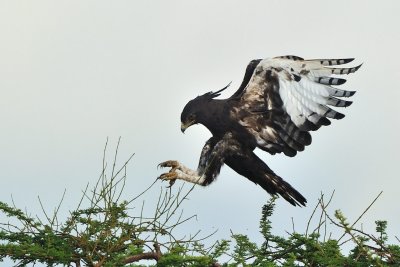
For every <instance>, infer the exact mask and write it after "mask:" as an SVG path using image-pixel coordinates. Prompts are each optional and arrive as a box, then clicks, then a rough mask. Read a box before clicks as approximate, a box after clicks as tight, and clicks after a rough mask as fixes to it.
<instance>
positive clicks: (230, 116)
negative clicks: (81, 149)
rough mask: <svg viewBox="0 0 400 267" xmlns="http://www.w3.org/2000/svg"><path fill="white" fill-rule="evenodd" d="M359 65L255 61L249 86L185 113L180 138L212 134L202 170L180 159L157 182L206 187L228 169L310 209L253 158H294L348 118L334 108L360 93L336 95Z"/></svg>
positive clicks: (195, 103) (211, 97)
mask: <svg viewBox="0 0 400 267" xmlns="http://www.w3.org/2000/svg"><path fill="white" fill-rule="evenodd" d="M353 60H354V58H342V59H310V60H305V59H303V58H301V57H298V56H293V55H288V56H279V57H273V58H265V59H255V60H251V61H250V63H249V64H248V65H247V68H246V71H245V75H244V78H243V81H242V83H241V85H240V86H239V88H238V89H237V90H236V91H235V92H234V93H233V95H232V96H230V97H229V98H226V99H216V98H217V97H218V96H220V95H221V93H222V91H224V90H226V89H227V88H228V87H229V86H230V84H228V85H227V86H225V87H224V88H222V89H220V90H218V91H215V92H212V91H211V92H207V93H205V94H203V95H200V96H198V97H196V98H194V99H192V100H190V101H189V102H188V103H187V104H186V105H185V107H184V108H183V111H182V113H181V131H182V132H185V130H186V129H187V128H188V127H190V126H192V125H195V124H202V125H204V126H205V127H206V128H207V129H208V130H209V131H210V132H211V134H212V137H211V138H210V139H208V141H207V142H206V143H205V145H204V147H203V149H202V151H201V154H200V159H199V164H198V167H197V169H195V170H193V169H190V168H188V167H186V166H185V165H183V164H182V163H180V162H179V161H177V160H167V161H164V162H162V163H160V164H159V167H162V168H171V169H170V170H169V172H166V173H163V174H161V175H160V176H159V177H158V178H159V179H161V180H164V181H169V183H170V186H172V185H173V184H174V183H175V181H176V180H183V181H186V182H190V183H194V184H198V185H202V186H207V185H209V184H211V183H212V182H213V181H215V179H216V178H217V176H218V175H219V173H220V170H221V167H222V166H223V165H224V164H226V165H227V166H229V167H230V168H231V169H233V170H234V171H235V172H236V173H238V174H239V175H241V176H244V177H246V178H247V179H249V180H250V181H252V182H254V183H255V184H258V185H260V186H261V187H262V188H263V189H264V190H265V191H267V192H268V193H269V194H271V195H272V196H277V195H280V196H281V197H283V198H284V199H285V200H286V201H288V202H289V203H290V204H292V205H293V206H306V203H307V200H306V198H305V197H304V196H303V195H302V194H301V193H299V192H298V191H297V190H296V189H295V188H293V187H292V186H291V185H290V184H289V183H288V182H286V181H285V180H284V179H283V178H281V177H280V176H279V175H277V174H275V172H274V171H272V170H271V169H270V168H269V167H268V165H267V164H266V163H265V162H264V161H263V160H262V159H261V158H260V157H259V156H257V155H256V154H255V153H254V150H255V149H256V148H258V149H261V150H263V151H265V152H267V153H269V154H271V155H274V154H277V153H283V154H284V155H286V156H288V157H294V156H295V155H296V154H297V152H300V151H303V150H304V148H305V147H306V146H308V145H310V144H311V140H312V138H311V134H310V132H311V131H316V130H318V129H319V128H320V127H321V126H327V125H330V124H331V119H336V120H340V119H342V118H344V116H345V115H344V114H342V113H340V112H338V111H336V110H334V109H333V108H331V107H348V106H350V105H351V104H352V101H348V100H345V99H346V98H348V97H351V96H353V95H354V94H355V91H348V90H343V89H339V88H337V86H339V85H342V84H344V83H345V82H346V79H343V78H342V77H343V76H341V75H346V74H351V73H354V72H356V71H357V70H358V69H359V68H360V67H361V65H362V64H360V65H358V66H356V67H343V66H339V67H338V65H343V64H347V63H350V62H352V61H353Z"/></svg>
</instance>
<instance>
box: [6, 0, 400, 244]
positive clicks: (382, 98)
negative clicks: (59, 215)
mask: <svg viewBox="0 0 400 267" xmlns="http://www.w3.org/2000/svg"><path fill="white" fill-rule="evenodd" d="M399 8H400V4H399V2H398V1H374V2H373V1H345V0H343V1H330V2H327V1H228V0H227V1H218V2H216V1H100V0H96V1H1V2H0V90H1V97H0V122H1V131H0V166H1V183H2V185H1V187H0V200H1V201H5V202H11V194H12V195H13V198H14V201H15V203H16V204H17V206H19V207H21V208H25V207H26V208H27V209H28V210H29V211H30V212H31V213H33V214H36V213H40V206H39V204H38V203H37V196H38V195H40V196H41V198H42V200H43V201H44V202H45V205H46V206H47V207H48V208H49V210H51V209H52V208H53V207H54V206H55V205H56V203H57V202H58V200H59V199H60V197H61V195H62V193H63V191H64V189H66V190H67V193H66V200H65V204H64V207H63V208H64V212H66V211H68V209H73V208H74V207H75V205H76V204H77V202H78V200H79V197H80V190H82V189H83V188H84V187H85V186H86V184H87V183H88V182H90V183H94V182H95V181H96V178H97V177H98V175H99V173H100V171H101V159H102V151H103V148H104V144H105V142H106V138H107V137H108V138H109V144H110V149H113V146H114V145H115V144H116V142H117V140H118V137H119V136H121V137H122V143H121V147H120V148H121V149H120V162H123V161H124V160H125V159H127V158H128V156H129V154H131V153H135V156H134V158H133V161H132V163H131V164H130V165H129V168H128V185H127V188H126V192H127V195H128V196H129V195H130V194H132V195H135V194H137V193H139V191H140V190H141V189H142V188H144V187H145V186H146V185H149V184H150V183H151V182H153V180H154V179H155V178H156V177H157V176H158V175H159V174H160V173H161V172H162V171H161V170H157V168H156V166H157V164H158V163H159V162H161V161H164V160H169V159H177V160H180V161H181V162H183V163H184V164H186V165H187V166H189V167H192V168H195V167H196V166H197V162H198V158H199V155H200V151H201V148H202V147H203V145H204V143H205V141H206V140H207V139H208V138H209V137H210V133H209V132H208V131H207V130H206V129H205V128H204V127H203V126H195V127H191V128H190V129H188V130H187V131H186V133H185V135H183V134H182V133H181V131H180V112H181V110H182V108H183V107H184V105H185V104H186V102H187V101H189V100H190V99H192V98H194V97H196V96H197V95H199V94H202V93H205V92H207V91H210V90H217V89H220V88H222V87H223V86H225V85H226V84H227V83H228V82H230V81H232V85H231V87H230V88H229V89H228V90H226V91H225V92H224V93H223V95H222V96H221V97H229V96H230V95H231V94H232V93H233V92H234V91H235V90H236V89H237V87H238V86H239V84H240V83H241V81H242V77H243V75H244V70H245V68H246V66H247V63H248V62H249V61H250V60H251V59H255V58H266V57H274V56H279V55H287V54H292V55H297V56H301V57H304V58H347V57H355V58H356V62H355V64H357V63H362V62H363V63H364V65H363V66H362V68H361V69H360V70H359V71H358V72H357V73H355V74H353V75H350V76H348V77H346V78H348V82H347V83H346V84H345V85H343V86H342V88H344V89H349V90H356V91H357V94H356V95H355V96H354V97H353V100H354V103H353V105H352V106H351V107H349V108H347V109H346V110H344V113H345V114H346V118H345V119H343V120H341V121H335V122H334V123H333V124H332V125H331V126H329V127H324V128H322V129H321V130H319V131H318V132H314V133H313V134H312V135H313V143H312V145H311V146H309V147H307V148H306V150H305V151H304V152H302V153H300V154H298V156H296V157H295V158H288V157H285V156H282V155H278V156H270V155H268V154H266V153H264V152H258V154H259V155H260V156H261V157H262V159H263V160H265V162H266V163H267V164H268V165H269V166H270V167H271V168H272V169H273V170H274V171H275V172H276V173H277V174H279V175H281V176H282V177H283V178H285V179H286V180H287V181H288V182H289V183H291V184H292V185H293V186H294V187H295V188H296V189H298V190H299V191H300V192H301V193H302V194H303V195H304V196H305V197H306V198H307V199H308V203H309V205H308V207H307V208H298V207H297V208H296V207H292V206H291V205H290V204H287V203H286V202H285V201H284V200H281V199H280V200H278V201H277V207H276V212H275V214H274V217H273V223H274V226H275V228H274V230H275V233H277V234H284V233H285V230H289V231H290V229H291V224H292V223H291V217H293V218H294V221H295V224H296V228H297V229H296V230H298V231H303V230H304V229H305V225H306V223H307V219H308V217H309V215H310V214H311V212H312V209H313V207H314V205H315V204H316V202H317V198H318V197H319V195H320V193H321V192H324V193H325V194H330V193H331V192H332V191H333V190H336V193H335V197H334V200H333V203H332V204H331V205H332V211H333V210H334V209H341V210H342V211H343V212H344V214H345V215H346V216H347V217H348V218H349V220H350V221H351V222H352V221H354V220H355V219H356V218H357V217H358V216H359V215H360V214H361V212H362V211H363V210H364V209H365V208H366V207H367V206H368V204H369V203H370V202H371V201H372V200H373V199H374V198H375V196H376V195H377V194H378V193H379V192H380V191H381V190H383V192H384V193H383V195H382V197H381V198H380V199H379V201H378V202H377V203H376V204H375V205H374V206H373V207H372V208H371V210H370V211H369V213H368V214H367V215H366V217H365V218H364V220H363V221H362V223H363V225H364V229H365V228H367V229H370V230H371V231H372V230H373V229H374V226H373V222H374V221H375V220H380V219H386V220H388V221H389V230H390V231H389V234H390V235H391V236H394V235H400V233H399V232H398V230H399V229H398V227H395V226H398V225H399V224H400V212H399V208H398V202H399V187H400V182H399V175H398V170H397V169H398V165H399V162H400V161H399V155H398V149H399V148H400V141H399V138H398V136H399V124H400V119H399V115H400V114H399V111H398V104H397V102H398V100H399V99H400V79H399V78H400V68H399V47H400V30H399V25H400V19H399V15H398V11H399ZM181 183H182V182H179V181H178V182H177V184H181ZM165 185H166V184H165V183H163V184H162V183H161V182H160V183H159V184H157V186H156V189H157V190H155V191H154V195H153V194H150V195H147V196H146V198H147V201H148V202H149V203H151V201H152V200H154V199H155V198H156V197H157V191H158V190H159V188H161V187H165ZM267 199H269V195H268V194H267V193H266V192H265V191H263V190H262V188H261V187H259V186H256V185H254V184H253V183H251V182H249V181H248V180H247V179H246V178H243V177H240V176H239V175H238V174H236V173H234V172H233V171H231V170H230V169H229V168H228V167H224V168H223V169H222V172H221V175H220V176H219V177H218V179H217V181H216V182H215V183H213V184H212V185H210V186H209V187H206V188H201V187H197V188H196V189H195V190H194V192H193V193H192V194H191V196H190V201H188V202H187V203H186V204H185V206H184V209H185V213H186V214H187V215H191V214H197V215H198V220H197V221H192V222H191V223H190V225H187V226H184V227H183V228H182V231H189V230H192V232H196V231H197V229H203V231H204V232H205V233H209V232H212V231H213V230H214V229H219V231H218V233H217V234H216V236H215V239H217V238H228V237H229V235H230V232H229V230H230V229H232V230H233V231H234V232H240V233H243V234H248V235H250V236H251V237H253V238H255V239H257V238H259V235H258V222H259V218H260V210H261V207H262V205H263V204H264V203H265V202H266V200H267ZM3 219H4V218H3V217H1V215H0V220H3ZM185 227H186V228H185ZM368 227H369V228H368ZM392 240H393V239H392ZM393 241H394V240H393Z"/></svg>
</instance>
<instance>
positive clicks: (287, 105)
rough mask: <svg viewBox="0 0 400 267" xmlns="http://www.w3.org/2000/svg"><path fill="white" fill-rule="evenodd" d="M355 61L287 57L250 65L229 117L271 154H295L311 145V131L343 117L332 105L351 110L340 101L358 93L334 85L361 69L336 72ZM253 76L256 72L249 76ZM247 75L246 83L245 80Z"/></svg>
mask: <svg viewBox="0 0 400 267" xmlns="http://www.w3.org/2000/svg"><path fill="white" fill-rule="evenodd" d="M351 61H353V59H315V60H304V59H302V58H300V57H296V56H284V57H276V58H269V59H263V60H256V61H252V62H250V64H249V66H248V67H247V70H246V75H245V79H244V81H243V83H242V85H241V86H240V88H239V90H238V91H237V92H235V94H233V96H232V97H231V98H232V99H236V100H237V104H236V105H235V106H234V108H233V110H232V112H231V116H232V117H233V118H235V119H236V120H238V122H239V123H240V124H241V125H242V126H244V127H245V128H246V129H247V130H248V131H249V132H250V133H251V134H252V135H253V136H254V137H255V139H256V141H257V146H258V147H259V148H261V149H263V150H265V151H267V152H269V153H271V154H275V153H280V152H284V153H285V155H288V156H295V155H296V153H297V151H302V150H304V146H307V145H309V144H310V143H311V135H310V133H309V131H315V130H317V129H319V128H320V127H321V126H322V125H329V124H330V123H331V122H330V120H329V119H342V118H343V117H344V115H343V114H342V113H340V112H337V111H336V110H334V109H332V108H331V106H333V107H348V106H349V105H350V104H351V103H352V102H350V101H346V100H343V99H340V98H342V97H350V96H352V95H354V93H355V92H354V91H345V90H341V89H338V88H335V87H333V85H341V84H343V83H345V81H346V80H345V79H343V78H339V77H337V76H339V75H342V74H350V73H353V72H355V71H357V70H358V69H359V68H360V67H361V65H359V66H357V67H352V68H334V67H330V66H333V65H341V64H346V63H349V62H351ZM249 73H252V75H251V77H250V78H249ZM246 76H247V80H248V82H247V81H246Z"/></svg>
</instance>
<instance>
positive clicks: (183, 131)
mask: <svg viewBox="0 0 400 267" xmlns="http://www.w3.org/2000/svg"><path fill="white" fill-rule="evenodd" d="M194 122H195V121H190V122H188V123H183V122H182V123H181V132H182V133H185V131H186V129H187V128H189V127H190V126H192V125H193V124H194Z"/></svg>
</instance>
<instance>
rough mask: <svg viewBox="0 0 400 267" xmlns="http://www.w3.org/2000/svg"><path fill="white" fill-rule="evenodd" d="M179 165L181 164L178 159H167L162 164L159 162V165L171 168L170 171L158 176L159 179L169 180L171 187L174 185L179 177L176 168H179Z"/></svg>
mask: <svg viewBox="0 0 400 267" xmlns="http://www.w3.org/2000/svg"><path fill="white" fill-rule="evenodd" d="M179 166H180V164H179V162H178V161H176V160H167V161H164V162H161V163H160V164H158V167H161V168H165V167H167V168H168V167H169V168H171V169H170V170H169V172H167V173H163V174H161V175H160V176H159V177H158V179H160V180H163V181H169V187H171V186H173V185H174V183H175V181H176V179H178V173H177V172H176V170H178V169H179Z"/></svg>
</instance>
